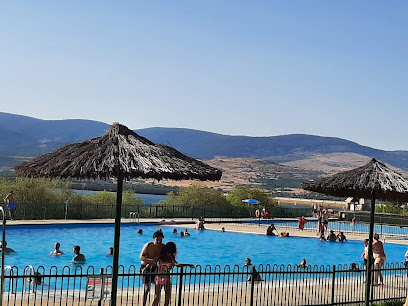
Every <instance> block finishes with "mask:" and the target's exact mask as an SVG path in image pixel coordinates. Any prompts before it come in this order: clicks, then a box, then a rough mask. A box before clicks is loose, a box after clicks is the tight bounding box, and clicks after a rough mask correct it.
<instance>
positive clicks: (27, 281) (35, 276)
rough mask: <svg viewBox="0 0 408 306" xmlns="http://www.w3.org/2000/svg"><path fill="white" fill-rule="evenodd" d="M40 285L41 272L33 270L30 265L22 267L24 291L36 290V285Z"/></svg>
mask: <svg viewBox="0 0 408 306" xmlns="http://www.w3.org/2000/svg"><path fill="white" fill-rule="evenodd" d="M38 285H41V274H39V273H38V272H36V271H35V269H34V267H33V266H32V265H28V266H27V267H25V269H24V278H23V288H24V291H25V292H31V291H32V292H36V291H37V286H38Z"/></svg>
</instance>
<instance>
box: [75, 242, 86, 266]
mask: <svg viewBox="0 0 408 306" xmlns="http://www.w3.org/2000/svg"><path fill="white" fill-rule="evenodd" d="M72 252H74V254H75V256H74V258H72V262H74V263H81V262H85V261H86V258H85V255H84V254H82V253H81V247H80V246H79V245H74V246H73V247H72Z"/></svg>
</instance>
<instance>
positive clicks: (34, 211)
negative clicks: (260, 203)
mask: <svg viewBox="0 0 408 306" xmlns="http://www.w3.org/2000/svg"><path fill="white" fill-rule="evenodd" d="M257 209H259V208H253V207H243V206H233V205H228V206H206V205H205V203H203V205H202V206H186V205H161V204H154V205H137V204H122V217H123V218H127V217H129V215H130V213H131V212H132V213H137V214H138V215H139V217H140V218H199V217H204V218H250V217H255V211H256V210H257ZM268 211H269V212H270V213H271V215H272V217H274V218H290V217H292V218H294V217H300V216H306V217H307V216H311V214H312V210H311V209H307V208H306V209H291V208H283V207H272V208H268ZM114 216H115V204H113V203H112V204H95V203H92V204H85V203H79V204H76V203H69V204H45V203H44V204H25V203H21V204H19V206H18V210H16V219H20V220H21V219H23V220H38V219H108V218H114Z"/></svg>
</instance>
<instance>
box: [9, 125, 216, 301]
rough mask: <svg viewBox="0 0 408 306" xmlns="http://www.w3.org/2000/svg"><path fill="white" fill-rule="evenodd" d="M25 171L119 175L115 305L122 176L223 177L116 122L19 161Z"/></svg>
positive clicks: (28, 174) (59, 175)
mask: <svg viewBox="0 0 408 306" xmlns="http://www.w3.org/2000/svg"><path fill="white" fill-rule="evenodd" d="M15 170H16V173H17V175H18V176H20V177H47V178H79V179H89V178H92V179H96V178H100V179H107V178H112V177H114V178H116V179H117V196H116V217H115V238H114V253H113V265H112V274H113V275H112V301H111V303H112V305H116V298H115V297H116V293H117V279H118V264H119V238H120V220H121V206H122V190H123V180H128V179H131V178H154V179H157V180H161V179H173V180H184V179H198V180H203V181H204V180H213V181H214V180H219V179H220V178H221V174H222V173H221V171H220V170H218V169H215V168H213V167H210V166H208V165H206V164H205V163H203V162H201V161H199V160H196V159H194V158H191V157H188V156H186V155H184V154H182V153H181V152H179V151H177V150H176V149H174V148H172V147H169V146H164V145H159V144H154V143H153V142H151V141H150V140H148V139H147V138H144V137H142V136H139V135H138V134H136V133H135V132H133V131H131V130H129V129H128V128H127V127H126V126H124V125H121V124H118V123H115V124H113V125H111V126H110V128H109V130H108V131H107V133H106V134H105V135H103V136H101V137H97V138H93V139H90V140H86V141H83V142H79V143H74V144H68V145H65V146H63V147H61V148H59V149H57V150H55V151H54V152H52V153H48V154H45V155H42V156H39V157H36V158H34V159H33V160H31V161H28V162H24V163H21V164H19V165H17V166H16V167H15Z"/></svg>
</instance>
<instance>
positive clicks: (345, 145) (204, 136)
mask: <svg viewBox="0 0 408 306" xmlns="http://www.w3.org/2000/svg"><path fill="white" fill-rule="evenodd" d="M107 129H108V124H105V123H102V122H96V121H91V120H74V119H72V120H40V119H35V118H31V117H26V116H20V115H13V114H8V113H0V135H1V137H0V169H3V171H4V170H9V169H11V167H12V166H13V165H15V164H16V163H18V162H20V161H22V160H26V159H29V158H31V157H33V156H36V155H39V154H43V153H46V152H50V151H52V150H54V149H56V148H58V147H60V146H62V145H64V144H66V143H72V142H77V141H82V140H85V139H89V138H93V137H97V136H100V135H102V134H103V133H105V131H106V130H107ZM136 132H137V133H139V134H140V135H142V136H145V137H147V138H149V139H150V140H152V141H153V142H156V143H162V144H166V145H171V146H173V147H175V148H176V149H178V150H180V151H182V152H183V153H185V154H187V155H190V156H193V157H196V158H200V159H207V162H208V163H210V164H212V165H214V166H216V167H218V168H221V169H223V171H224V174H223V179H222V182H221V183H214V187H219V186H218V185H219V184H222V185H223V186H224V187H228V186H232V185H233V184H239V183H258V184H259V183H261V184H265V185H268V186H279V185H282V184H289V185H291V186H294V185H296V184H297V183H298V182H300V181H304V180H307V179H313V178H316V177H319V176H322V175H326V174H331V173H334V172H338V171H342V170H346V169H352V168H355V167H357V166H360V165H363V164H364V163H365V162H367V161H368V160H369V158H370V157H376V158H378V159H379V160H382V161H384V162H386V163H388V164H390V165H392V166H394V167H396V168H401V169H402V170H401V171H400V172H403V171H408V151H383V150H378V149H374V148H370V147H365V146H361V145H359V144H357V143H354V142H351V141H348V140H345V139H340V138H334V137H320V136H312V135H301V134H297V135H282V136H271V137H248V136H229V135H221V134H216V133H210V132H204V131H197V130H191V129H182V128H160V127H154V128H147V129H140V130H136ZM278 163H279V164H278Z"/></svg>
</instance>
